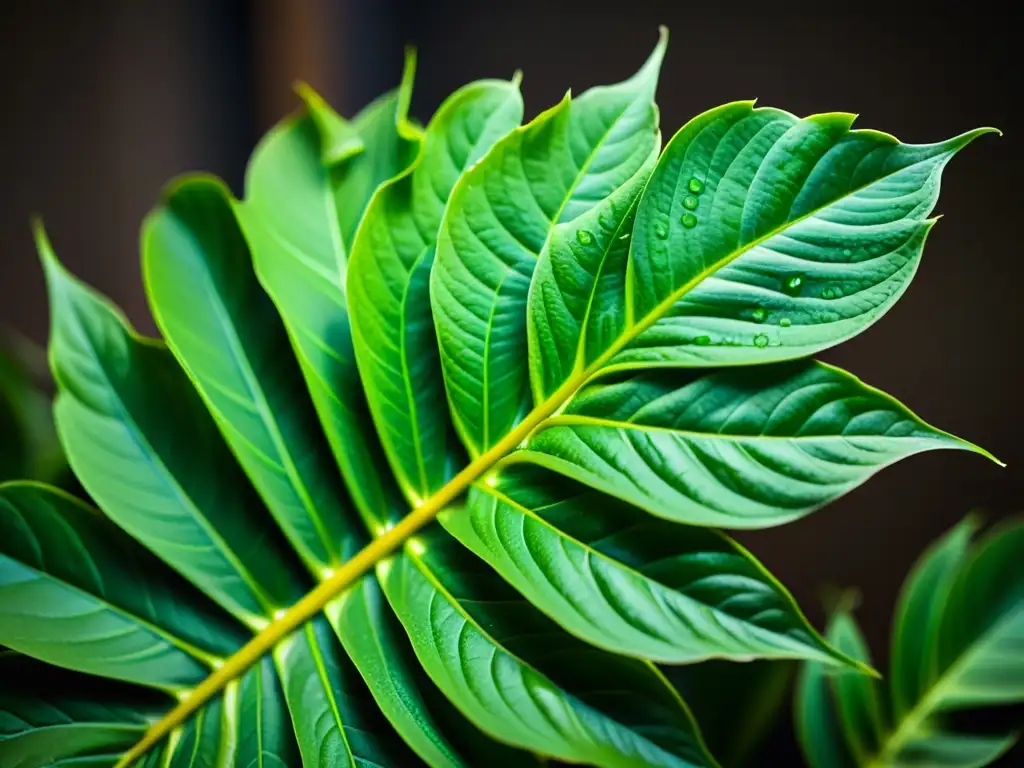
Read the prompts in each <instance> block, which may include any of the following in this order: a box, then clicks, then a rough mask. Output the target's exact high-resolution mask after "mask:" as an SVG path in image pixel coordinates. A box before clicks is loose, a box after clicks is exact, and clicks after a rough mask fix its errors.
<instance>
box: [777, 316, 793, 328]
mask: <svg viewBox="0 0 1024 768" xmlns="http://www.w3.org/2000/svg"><path fill="white" fill-rule="evenodd" d="M792 324H793V321H792V320H790V319H789V318H788V317H784V318H782V319H781V320H779V325H781V326H782V327H783V328H789V326H791V325H792Z"/></svg>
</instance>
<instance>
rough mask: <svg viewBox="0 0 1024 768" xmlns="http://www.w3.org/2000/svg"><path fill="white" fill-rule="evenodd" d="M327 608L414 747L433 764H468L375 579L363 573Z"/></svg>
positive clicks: (364, 673)
mask: <svg viewBox="0 0 1024 768" xmlns="http://www.w3.org/2000/svg"><path fill="white" fill-rule="evenodd" d="M325 613H326V615H327V618H328V620H329V621H330V623H331V626H332V627H334V631H335V632H336V633H337V635H338V638H339V639H340V640H341V644H342V645H343V646H344V648H345V651H346V653H348V655H349V658H351V659H352V662H353V663H354V664H355V666H356V668H357V669H358V670H359V673H360V674H361V675H362V677H363V680H365V681H366V685H367V686H368V687H369V689H370V691H371V693H373V697H374V699H375V700H376V702H377V706H378V707H380V709H381V712H382V713H383V714H384V716H385V717H386V718H387V719H388V720H389V721H390V722H391V725H392V726H393V727H394V729H395V730H396V731H397V732H398V734H399V735H400V736H401V737H402V738H403V739H404V740H405V742H406V743H407V744H408V745H409V746H410V747H411V748H412V750H413V751H414V752H415V753H416V754H417V755H418V756H419V757H420V758H421V759H422V760H423V761H424V762H426V763H427V764H428V765H431V766H462V765H466V763H465V762H463V760H462V758H461V757H460V756H459V754H458V752H457V751H456V748H455V747H453V746H452V744H451V743H450V742H449V739H448V738H447V736H446V734H445V733H444V732H442V729H441V728H440V727H439V724H438V722H437V717H436V714H437V711H438V709H439V707H438V706H437V705H436V704H435V705H434V706H431V705H428V704H427V702H426V701H425V700H424V694H425V693H426V694H427V695H429V691H426V690H425V689H426V688H427V687H430V686H431V685H432V684H431V683H430V681H429V680H428V679H426V678H425V676H424V675H423V673H422V671H421V670H419V667H418V666H417V664H416V659H415V657H414V656H413V655H412V652H411V649H410V648H409V642H408V640H407V639H406V638H405V636H404V634H403V633H402V631H401V628H400V627H399V626H397V621H396V620H395V616H394V614H393V613H392V612H391V609H390V608H389V607H388V605H387V603H386V602H385V600H384V597H383V595H382V594H381V590H380V586H379V585H378V584H377V581H376V579H374V578H373V577H366V578H364V579H362V580H361V581H360V582H359V583H358V584H357V585H356V586H355V587H354V588H353V589H351V590H349V591H348V592H347V593H346V594H345V595H343V596H341V597H339V598H338V599H336V600H334V601H333V602H332V603H330V604H328V606H327V608H326V609H325Z"/></svg>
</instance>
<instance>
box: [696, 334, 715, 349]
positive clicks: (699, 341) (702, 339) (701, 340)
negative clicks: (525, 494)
mask: <svg viewBox="0 0 1024 768" xmlns="http://www.w3.org/2000/svg"><path fill="white" fill-rule="evenodd" d="M693 342H694V344H696V345H697V346H699V347H706V346H707V345H708V344H710V343H711V337H710V336H698V337H697V338H696V339H694V340H693Z"/></svg>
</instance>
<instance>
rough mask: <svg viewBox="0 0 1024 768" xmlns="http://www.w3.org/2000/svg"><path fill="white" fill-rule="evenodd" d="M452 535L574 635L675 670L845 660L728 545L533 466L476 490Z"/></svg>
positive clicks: (446, 519) (450, 521) (447, 521)
mask: <svg viewBox="0 0 1024 768" xmlns="http://www.w3.org/2000/svg"><path fill="white" fill-rule="evenodd" d="M466 507H467V508H466V509H464V510H463V509H457V510H452V511H451V512H449V513H444V514H442V516H441V522H442V524H443V525H444V526H445V528H446V529H447V530H448V531H449V532H450V533H452V534H453V535H454V536H455V537H456V538H457V539H459V541H461V542H462V543H463V544H464V545H466V546H467V547H469V548H470V549H471V550H473V552H475V553H476V554H477V555H478V556H480V557H481V558H482V559H483V560H485V561H486V562H487V563H488V564H489V565H491V566H492V567H493V568H494V569H495V570H497V572H498V573H499V574H501V576H502V577H503V578H505V579H506V580H507V581H508V582H509V583H510V584H512V585H513V586H514V587H515V588H516V589H517V590H518V591H519V592H520V593H522V594H523V595H524V596H525V597H526V598H527V599H528V600H529V601H530V602H531V603H533V604H534V605H535V606H537V607H538V608H540V609H541V610H543V611H544V612H545V613H547V614H548V615H549V616H550V617H551V618H552V619H554V620H555V621H557V622H558V623H559V624H561V625H562V626H563V627H564V628H565V629H567V630H568V631H569V632H571V633H573V634H574V635H576V636H577V637H579V638H581V639H583V640H586V641H587V642H588V643H591V644H593V645H596V646H598V647H601V648H605V649H607V650H610V651H614V652H616V653H621V654H625V655H628V656H637V657H639V658H644V659H651V660H654V661H661V662H666V663H671V664H685V663H693V662H698V661H703V660H706V659H710V658H728V659H733V660H736V661H746V660H749V659H751V658H755V657H765V658H776V659H784V658H815V659H820V660H823V661H825V662H826V663H830V664H845V663H848V662H847V660H846V659H844V658H843V657H842V656H840V655H839V654H837V653H836V652H835V651H833V650H832V649H831V648H829V647H828V646H827V645H826V644H825V642H824V641H823V640H822V638H821V637H820V636H819V635H818V634H817V633H816V632H815V631H814V630H813V629H812V628H811V626H810V625H809V624H808V623H807V620H806V619H805V618H804V616H803V615H802V614H801V613H800V610H799V608H797V606H796V603H795V602H794V601H793V598H792V597H791V596H790V595H789V593H788V592H786V590H785V589H784V588H783V587H782V585H781V584H779V583H778V582H777V581H776V580H775V579H773V578H772V577H771V575H770V574H769V573H768V572H767V571H765V569H764V568H763V566H761V564H760V563H758V562H757V561H756V560H754V558H753V557H752V556H751V555H750V554H749V553H748V552H747V551H746V550H745V549H743V548H742V547H741V546H739V545H738V544H737V543H736V542H734V541H732V540H731V539H729V538H728V537H726V536H724V535H722V534H720V533H718V532H717V531H710V530H707V529H702V528H691V527H685V526H680V525H674V524H672V523H668V522H665V521H662V520H657V519H654V518H651V517H649V516H648V515H646V514H644V513H643V512H642V511H640V510H638V509H636V508H634V507H631V506H629V505H628V504H623V503H621V502H616V501H615V500H613V499H608V498H607V497H605V496H603V495H601V494H599V493H596V492H594V491H590V490H589V489H587V488H584V487H582V486H579V485H576V484H574V483H571V482H570V481H566V480H563V479H561V478H558V477H557V476H555V475H552V474H549V473H546V472H545V471H543V470H538V469H536V468H533V467H526V466H523V467H512V468H510V469H509V471H507V472H504V473H501V474H495V475H491V476H490V477H489V478H488V479H487V480H486V481H484V482H480V483H477V485H476V486H475V487H474V489H473V491H472V492H471V493H470V496H469V500H468V502H467V504H466Z"/></svg>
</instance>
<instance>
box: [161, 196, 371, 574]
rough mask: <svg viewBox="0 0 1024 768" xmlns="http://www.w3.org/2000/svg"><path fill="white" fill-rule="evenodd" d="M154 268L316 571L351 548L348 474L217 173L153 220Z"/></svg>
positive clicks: (178, 346)
mask: <svg viewBox="0 0 1024 768" xmlns="http://www.w3.org/2000/svg"><path fill="white" fill-rule="evenodd" d="M143 270H144V275H145V278H146V285H147V289H148V293H149V300H150V305H151V306H152V308H153V314H154V316H155V318H156V320H157V324H158V325H159V326H160V328H161V330H162V331H163V333H164V336H165V337H166V339H167V343H168V345H169V346H170V348H171V349H172V350H173V352H174V354H175V356H176V357H177V358H178V360H179V361H180V362H181V364H182V367H183V368H185V370H186V371H187V372H188V373H189V376H190V378H191V379H192V380H193V381H194V382H195V384H196V388H197V389H198V390H199V392H200V394H201V395H202V396H203V399H204V400H205V402H206V404H207V406H208V407H209V409H210V411H211V412H212V413H213V415H214V418H215V419H216V421H217V424H218V426H219V427H220V429H221V432H222V433H223V434H224V439H225V440H226V441H227V443H228V445H230V446H231V449H232V451H233V452H234V453H235V455H236V456H237V457H238V459H239V461H240V462H241V464H242V466H243V467H244V468H245V471H246V473H247V474H248V476H249V478H250V479H251V480H252V482H253V485H255V486H256V488H257V489H259V491H260V494H261V495H262V497H263V499H264V501H265V502H266V504H267V507H268V508H269V510H270V512H271V513H272V514H273V515H274V517H275V519H276V520H277V521H278V524H279V525H280V526H281V528H282V530H283V531H284V532H285V534H286V535H287V536H288V539H289V541H290V542H291V544H292V546H293V547H294V548H295V550H296V551H297V552H298V553H299V554H300V555H301V556H302V559H303V560H304V561H305V562H306V564H307V565H308V566H309V567H310V568H311V569H314V571H317V570H320V569H323V568H327V567H330V566H332V565H336V564H337V563H338V562H341V561H342V560H343V559H346V557H347V556H348V555H349V554H350V553H351V552H352V551H354V549H355V548H356V546H355V543H354V542H352V541H351V539H350V538H349V537H348V536H347V535H346V526H345V517H346V514H347V510H346V505H345V499H344V492H343V490H342V486H341V483H340V482H339V481H338V479H337V472H336V471H335V467H334V464H333V463H332V462H330V461H329V460H328V457H327V455H326V451H325V450H324V445H323V441H322V433H321V430H320V426H319V424H318V423H317V420H316V415H315V413H314V411H313V408H312V406H311V405H310V403H309V402H308V400H307V396H306V388H305V386H304V385H303V381H302V377H301V374H300V373H299V370H298V366H297V365H295V363H294V360H293V358H292V356H291V347H290V345H289V343H288V337H287V334H286V332H285V329H284V327H283V325H282V324H281V320H280V317H279V316H278V314H277V311H276V310H275V309H274V306H273V304H272V303H271V302H270V300H269V299H268V298H267V296H266V294H265V293H264V292H263V290H262V289H261V288H260V285H259V282H258V281H257V279H256V275H255V273H254V272H253V270H252V261H251V257H250V255H249V249H248V246H247V244H246V241H245V239H244V237H243V236H242V232H241V229H240V228H239V226H238V223H237V222H236V220H235V216H234V213H233V211H232V209H231V203H230V197H229V193H228V192H227V190H226V189H225V188H224V187H223V186H222V185H221V184H220V183H219V182H218V181H216V180H214V179H211V178H192V179H187V180H185V181H182V182H180V183H178V184H177V185H176V186H174V187H172V188H171V189H170V190H169V192H168V194H167V199H166V203H165V205H164V207H162V208H160V209H158V210H157V211H155V212H154V213H152V214H150V216H149V219H148V220H147V222H146V225H145V227H144V230H143Z"/></svg>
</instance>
